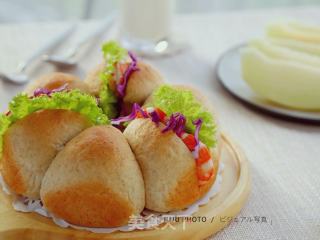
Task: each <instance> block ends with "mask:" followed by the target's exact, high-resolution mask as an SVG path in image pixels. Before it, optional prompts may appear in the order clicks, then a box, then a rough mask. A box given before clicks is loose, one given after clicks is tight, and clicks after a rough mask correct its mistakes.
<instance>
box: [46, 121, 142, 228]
mask: <svg viewBox="0 0 320 240" xmlns="http://www.w3.org/2000/svg"><path fill="white" fill-rule="evenodd" d="M41 199H42V201H43V203H44V206H45V207H46V208H47V209H48V210H49V211H50V212H51V213H53V214H54V215H55V216H58V217H60V218H62V219H64V220H66V221H67V222H69V223H72V224H76V225H79V226H86V227H116V226H122V225H125V224H127V223H128V220H129V217H130V215H132V214H135V215H137V214H139V213H140V212H141V211H142V210H143V208H144V205H145V192H144V184H143V178H142V174H141V171H140V168H139V166H138V163H137V162H136V160H135V157H134V155H133V153H132V151H131V149H130V146H129V144H128V142H127V141H126V139H125V137H124V136H123V134H122V133H121V132H120V131H119V130H118V129H116V128H114V127H112V126H99V127H91V128H89V129H86V130H85V131H83V132H82V133H81V134H79V135H78V136H77V137H75V138H74V139H72V140H71V141H70V142H69V143H68V144H67V145H66V147H65V148H64V149H63V150H62V151H61V152H59V154H58V155H57V156H56V158H55V159H54V160H53V162H52V164H51V165H50V167H49V169H48V171H47V172H46V175H45V177H44V179H43V182H42V186H41Z"/></svg>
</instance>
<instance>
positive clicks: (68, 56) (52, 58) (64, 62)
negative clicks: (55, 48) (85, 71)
mask: <svg viewBox="0 0 320 240" xmlns="http://www.w3.org/2000/svg"><path fill="white" fill-rule="evenodd" d="M114 18H115V14H112V15H110V16H109V17H108V18H107V19H106V20H105V21H103V22H102V23H101V24H100V25H99V26H98V27H97V28H96V29H94V30H93V31H92V32H90V33H89V34H87V35H86V36H84V37H83V38H82V39H81V40H79V41H78V42H77V43H76V44H74V45H73V46H72V47H71V48H69V49H68V50H67V51H66V53H65V54H63V55H44V56H43V60H44V61H45V62H48V63H51V64H53V65H55V66H56V67H59V68H72V67H75V66H76V65H77V64H78V61H77V60H76V59H75V58H74V57H75V56H76V54H77V53H78V51H79V49H81V47H82V46H83V45H85V44H86V43H87V42H89V41H90V40H92V39H94V38H95V37H98V36H100V35H102V34H103V33H104V30H105V29H108V28H110V27H111V26H112V24H113V21H114Z"/></svg>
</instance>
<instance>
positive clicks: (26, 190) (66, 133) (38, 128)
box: [2, 110, 91, 199]
mask: <svg viewBox="0 0 320 240" xmlns="http://www.w3.org/2000/svg"><path fill="white" fill-rule="evenodd" d="M90 125H91V124H90V123H89V121H88V120H87V119H86V118H85V117H84V116H82V115H80V114H79V113H76V112H72V111H68V110H42V111H38V112H34V113H32V114H30V115H28V116H27V117H25V118H23V119H21V120H18V121H17V122H15V123H14V124H13V125H11V126H10V128H9V129H8V130H7V132H6V133H5V135H4V138H3V140H4V143H3V155H2V175H3V178H4V181H5V182H6V183H7V185H8V186H9V188H10V189H11V190H12V191H14V192H15V193H17V194H21V195H23V196H27V197H29V198H31V199H39V197H40V194H39V193H40V185H41V181H42V178H43V176H44V174H45V172H46V171H47V168H48V167H49V165H50V163H51V162H52V160H53V159H54V157H55V156H56V154H57V153H58V151H60V150H61V149H62V148H63V146H64V144H65V143H67V142H68V141H69V140H70V139H72V138H73V137H75V136H76V135H77V134H79V133H80V132H81V131H83V130H84V129H85V128H87V127H89V126H90Z"/></svg>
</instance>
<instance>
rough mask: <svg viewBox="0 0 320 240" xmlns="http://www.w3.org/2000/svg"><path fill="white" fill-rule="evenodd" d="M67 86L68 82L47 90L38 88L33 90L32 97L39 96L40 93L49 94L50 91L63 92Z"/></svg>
mask: <svg viewBox="0 0 320 240" xmlns="http://www.w3.org/2000/svg"><path fill="white" fill-rule="evenodd" d="M67 87H68V83H65V84H64V85H62V86H61V87H59V88H56V89H53V90H49V89H47V88H38V89H36V90H35V91H34V93H33V96H34V97H39V96H40V95H47V96H50V95H51V94H52V93H56V92H63V91H64V90H66V89H67Z"/></svg>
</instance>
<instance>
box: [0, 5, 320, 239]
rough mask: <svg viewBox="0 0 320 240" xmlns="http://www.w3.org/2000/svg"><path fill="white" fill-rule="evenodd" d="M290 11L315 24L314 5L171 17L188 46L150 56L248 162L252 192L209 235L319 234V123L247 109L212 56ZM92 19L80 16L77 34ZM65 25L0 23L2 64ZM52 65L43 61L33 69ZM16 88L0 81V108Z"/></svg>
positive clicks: (92, 60) (92, 53) (95, 57)
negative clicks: (205, 106)
mask: <svg viewBox="0 0 320 240" xmlns="http://www.w3.org/2000/svg"><path fill="white" fill-rule="evenodd" d="M288 17H289V18H295V19H297V20H303V21H304V20H305V21H313V22H318V23H319V21H320V8H319V7H318V8H317V7H310V8H295V9H282V10H264V11H242V12H225V13H216V14H206V15H182V16H177V17H176V19H175V31H174V32H175V34H176V35H178V36H180V37H182V38H183V39H185V41H187V42H188V43H190V45H191V46H192V49H190V51H188V52H186V53H184V54H181V55H178V56H175V57H172V58H163V59H153V60H151V62H152V63H153V64H154V65H155V66H156V67H158V68H159V69H160V70H161V71H162V72H163V74H164V76H165V77H166V79H167V80H168V82H172V83H188V84H192V85H195V86H197V87H198V88H200V89H201V90H202V91H203V93H204V94H205V95H207V96H208V97H209V98H210V100H211V101H212V104H213V105H214V106H215V108H216V111H217V112H218V115H219V120H220V123H221V127H222V129H223V130H224V131H225V132H226V133H227V134H228V135H230V136H231V137H233V138H234V139H235V140H236V141H237V142H238V143H239V145H240V146H241V147H242V148H243V150H244V152H245V153H246V155H247V157H248V159H249V161H250V163H251V168H252V193H251V195H250V197H249V200H248V202H247V204H246V205H245V207H244V208H243V210H242V211H241V213H240V216H239V218H238V222H232V223H231V225H230V226H229V227H227V228H226V229H224V230H223V231H221V232H220V233H218V234H217V235H216V236H215V237H211V238H210V239H213V238H214V239H221V240H222V239H239V240H240V239H241V240H243V239H259V240H262V239H266V240H270V239H271V240H276V239H277V240H278V239H281V240H282V239H310V240H316V239H320V127H319V126H312V125H307V124H302V123H294V122H287V121H284V120H280V119H275V118H273V117H270V116H267V115H264V114H261V113H258V112H255V111H253V110H251V109H248V108H247V107H245V106H244V105H242V104H241V103H239V102H238V101H236V100H235V99H234V98H232V97H230V95H229V94H228V93H226V92H225V91H224V90H223V89H222V87H221V86H220V85H219V84H218V82H217V79H216V76H215V69H214V67H215V62H216V60H217V58H218V57H219V55H220V54H221V53H223V51H225V50H226V49H228V48H229V47H231V46H232V45H234V44H238V43H241V42H244V41H245V40H247V39H250V38H254V37H259V36H262V35H263V27H264V26H265V24H267V23H268V22H270V21H275V20H278V19H287V18H288ZM95 24H96V22H86V23H82V24H81V26H80V28H79V31H78V32H77V33H76V35H75V36H80V35H81V34H83V33H84V32H85V31H87V30H88V29H90V28H91V27H92V26H93V25H95ZM66 26H67V23H41V24H23V25H0V53H1V54H0V69H1V70H8V71H10V70H13V69H14V67H15V66H16V64H17V62H18V60H19V59H23V58H24V57H26V56H27V55H28V54H30V53H32V52H33V51H34V50H35V49H37V47H38V46H39V45H40V44H41V43H43V42H45V41H47V40H48V39H49V38H50V37H52V36H54V34H55V33H56V32H57V31H60V30H62V29H63V28H64V27H66ZM112 32H114V31H112ZM111 35H113V33H111ZM107 36H108V35H106V36H105V37H107ZM74 39H75V37H74V38H71V39H70V42H71V43H72V41H74ZM99 45H100V43H99V42H97V43H96V44H95V47H93V48H88V51H87V52H86V53H85V54H84V55H85V57H84V59H83V61H82V63H81V66H80V68H79V69H78V70H77V71H76V73H77V74H78V75H79V76H81V77H83V76H84V73H85V71H86V70H88V69H90V68H91V67H93V66H94V65H95V64H96V63H98V62H99V61H100V54H99ZM53 70H54V69H53V68H52V67H48V66H43V67H41V70H39V69H38V70H36V71H32V73H31V74H33V76H37V75H39V74H41V73H43V72H48V71H53ZM20 89H21V87H17V86H14V85H10V84H6V83H3V82H0V98H1V109H0V110H4V109H5V107H6V104H7V101H8V100H9V99H10V98H11V96H12V95H14V94H15V93H16V92H18V91H19V90H20ZM254 217H258V219H260V220H261V219H266V220H267V223H261V221H260V223H259V222H256V220H254ZM252 219H253V220H252ZM256 219H257V218H256ZM251 220H252V221H251Z"/></svg>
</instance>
